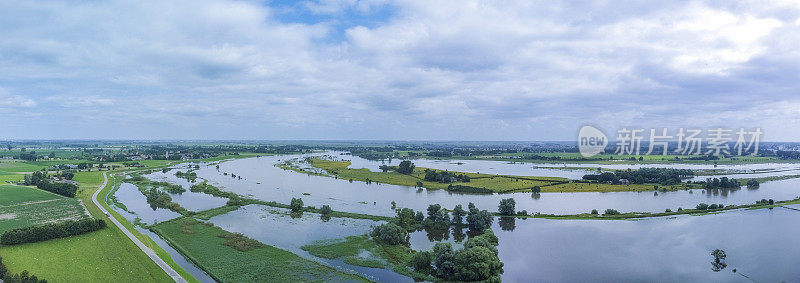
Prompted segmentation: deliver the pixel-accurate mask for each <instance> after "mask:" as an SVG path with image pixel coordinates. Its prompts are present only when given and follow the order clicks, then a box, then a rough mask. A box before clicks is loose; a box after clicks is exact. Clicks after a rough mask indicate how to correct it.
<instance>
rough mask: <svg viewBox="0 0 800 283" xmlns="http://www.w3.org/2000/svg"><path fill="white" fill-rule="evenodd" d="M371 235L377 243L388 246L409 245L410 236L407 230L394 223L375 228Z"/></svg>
mask: <svg viewBox="0 0 800 283" xmlns="http://www.w3.org/2000/svg"><path fill="white" fill-rule="evenodd" d="M369 235H370V236H371V237H372V238H373V239H375V241H377V242H379V243H383V244H387V245H401V244H403V245H405V244H408V234H407V233H406V231H405V229H403V228H401V227H400V226H397V225H396V224H394V223H386V224H381V225H379V226H377V227H375V228H373V229H372V232H370V233H369Z"/></svg>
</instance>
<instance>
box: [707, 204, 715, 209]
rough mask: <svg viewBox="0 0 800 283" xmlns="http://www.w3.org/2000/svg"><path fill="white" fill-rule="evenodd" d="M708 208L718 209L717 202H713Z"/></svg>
mask: <svg viewBox="0 0 800 283" xmlns="http://www.w3.org/2000/svg"><path fill="white" fill-rule="evenodd" d="M708 209H717V204H711V205H710V206H708Z"/></svg>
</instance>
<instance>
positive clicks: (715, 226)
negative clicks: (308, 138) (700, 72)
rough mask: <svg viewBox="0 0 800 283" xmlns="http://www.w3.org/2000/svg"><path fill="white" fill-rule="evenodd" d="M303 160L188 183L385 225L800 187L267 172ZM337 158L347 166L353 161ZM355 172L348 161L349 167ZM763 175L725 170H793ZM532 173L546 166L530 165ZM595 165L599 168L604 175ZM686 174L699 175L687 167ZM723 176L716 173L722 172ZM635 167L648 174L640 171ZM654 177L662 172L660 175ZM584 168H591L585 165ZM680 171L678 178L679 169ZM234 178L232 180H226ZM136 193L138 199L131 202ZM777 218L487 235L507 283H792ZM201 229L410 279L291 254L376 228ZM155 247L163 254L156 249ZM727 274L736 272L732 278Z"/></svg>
mask: <svg viewBox="0 0 800 283" xmlns="http://www.w3.org/2000/svg"><path fill="white" fill-rule="evenodd" d="M327 154H330V153H327ZM304 156H306V155H285V156H267V157H258V158H247V159H239V160H232V161H227V162H222V163H219V169H217V168H216V167H215V166H214V165H216V164H201V165H200V168H199V169H197V170H196V171H195V172H196V173H197V174H198V177H200V178H203V179H206V180H209V182H210V183H212V184H215V185H217V186H220V188H222V189H223V190H227V191H231V192H235V193H238V194H241V195H245V196H250V197H254V198H258V199H263V200H267V201H278V202H281V203H289V200H290V199H291V198H293V197H299V198H302V199H303V201H304V203H305V205H310V206H316V207H320V206H322V205H323V204H328V205H330V206H331V207H332V208H333V209H334V210H339V211H348V212H359V213H367V214H374V215H386V216H391V215H393V214H394V211H393V210H392V208H391V204H390V203H391V201H395V202H396V203H397V205H398V207H410V208H413V209H415V210H424V209H425V208H427V206H428V205H429V204H434V203H439V204H442V206H443V207H446V208H451V207H454V206H455V205H456V204H462V205H464V206H465V207H466V205H467V203H468V202H474V203H475V204H476V205H477V207H478V208H481V209H488V210H496V209H497V204H498V203H499V200H500V199H503V198H509V197H510V198H514V199H515V200H516V202H517V205H516V207H517V210H523V209H525V210H527V211H528V212H541V213H558V214H567V213H582V212H588V211H590V210H591V209H597V210H599V211H603V210H605V209H606V208H614V209H617V210H619V211H621V212H628V211H638V212H661V211H664V209H666V208H670V209H672V210H675V209H677V208H678V207H683V208H689V207H694V206H695V205H696V204H698V203H700V202H705V203H708V204H712V203H723V204H726V205H727V204H747V203H753V202H755V201H756V200H760V199H775V200H785V199H792V198H795V197H798V196H800V179H787V180H780V181H771V182H765V183H762V184H761V187H760V188H759V189H756V190H749V189H747V188H742V189H739V190H692V191H677V192H658V193H654V192H609V193H541V194H538V195H533V194H530V193H515V194H503V195H496V194H495V195H471V194H457V193H450V192H446V191H444V190H434V191H427V190H424V189H416V188H413V187H406V186H396V185H386V184H370V185H367V184H365V183H363V182H352V183H351V182H349V181H346V180H338V179H334V178H329V177H321V176H309V175H306V174H301V173H297V172H293V171H288V170H282V169H280V168H277V167H275V166H274V164H276V163H278V162H280V161H282V160H287V159H294V158H302V157H304ZM343 157H346V158H347V159H349V158H350V157H351V156H343ZM370 162H372V161H370ZM430 162H431V164H433V163H436V164H434V165H437V166H452V167H454V168H453V169H448V168H449V167H438V168H437V167H434V166H430V164H424V163H417V161H415V163H417V166H421V167H431V168H437V169H447V170H454V171H474V172H482V173H494V172H497V173H496V174H509V175H525V174H521V173H523V172H521V171H519V172H518V171H514V170H535V169H536V168H531V167H530V166H531V164H508V163H504V162H499V161H481V162H476V163H470V165H469V166H473V167H458V166H464V165H466V164H467V163H466V161H465V163H464V164H451V163H450V162H452V161H444V162H443V161H430ZM469 162H472V161H469ZM486 162H490V163H486ZM355 164H356V163H355V162H354V166H356V165H355ZM358 164H364V163H363V162H362V163H358ZM378 164H379V163H378ZM446 164H449V165H446ZM503 164H507V166H504V165H503ZM373 165H374V164H373ZM584 165H587V164H584ZM773 165H776V166H777V167H769V166H767V165H766V164H752V166H749V165H745V166H740V165H730V166H727V167H731V168H727V169H725V170H740V171H730V172H731V174H733V173H741V172H751V173H752V172H757V171H763V172H760V173H755V174H762V173H779V172H787V171H792V170H793V169H792V167H791V166H796V165H786V164H773ZM369 166H372V165H369ZM538 166H544V165H542V164H538ZM570 166H572V165H570ZM600 166H602V167H605V168H608V167H607V166H608V165H600ZM692 166H700V165H690V166H688V167H692ZM702 166H707V165H702ZM722 166H724V165H720V167H722ZM375 167H376V166H375ZM645 167H653V166H652V165H645ZM658 167H666V166H665V165H658ZM353 168H356V167H353ZM376 168H377V167H376ZM455 168H472V169H455ZM521 168H524V169H521ZM587 168H596V167H592V165H591V164H588V166H587ZM678 168H687V167H686V166H683V165H681V166H678ZM781 168H782V169H781ZM540 169H541V168H540ZM615 169H620V168H615ZM688 169H713V168H688ZM717 169H720V168H719V167H718V168H717ZM174 170H176V169H173V171H169V172H167V173H161V172H156V173H153V174H150V175H148V176H147V177H148V178H152V179H158V180H166V181H169V182H173V183H178V184H182V185H190V184H189V183H188V182H187V181H185V180H183V179H178V178H174ZM491 170H497V171H491ZM548 170H556V171H576V170H561V169H548ZM746 170H751V171H746ZM577 171H581V170H577ZM768 171H769V172H768ZM515 172H518V173H515ZM225 173H227V175H226V174H225ZM232 174H235V175H236V176H237V177H235V178H234V177H232ZM581 174H582V173H581ZM551 176H552V175H551ZM715 177H721V176H715ZM182 182H186V183H185V184H184V183H182ZM187 189H188V187H187ZM134 192H135V193H136V194H133V193H134ZM137 195H138V196H139V197H137ZM117 198H118V199H119V200H120V201H122V202H123V203H125V204H126V206H128V209H129V210H131V211H133V212H135V213H136V216H139V217H140V218H142V219H143V221H154V222H155V221H163V220H166V219H170V218H171V217H176V216H177V215H173V216H171V217H168V216H167V215H169V214H168V213H171V211H166V213H165V212H164V211H159V210H156V212H155V213H150V212H147V210H150V211H152V209H150V207H149V205H147V204H146V201H145V198H144V196H143V195H141V193H139V192H138V190H137V189H136V188H135V187H134V186H133V185H131V184H123V186H121V187H120V190H119V191H118V192H117ZM173 198H174V196H173ZM223 200H224V199H223ZM182 201H183V203H181V205H183V206H184V207H187V208H188V207H191V206H192V204H191V203H192V202H195V201H197V202H203V204H202V205H203V207H206V206H210V205H211V204H209V203H207V201H208V200H206V199H200V200H194V199H191V198H186V199H183V200H182ZM222 204H224V203H222ZM787 207H790V208H793V209H789V208H784V207H778V208H775V209H772V210H769V209H759V210H737V211H732V212H726V213H720V214H712V215H704V216H689V215H683V216H676V217H659V218H648V219H640V220H635V221H625V220H549V219H524V220H523V219H497V218H495V221H494V224H493V227H492V228H493V231H494V233H495V234H496V235H497V236H498V238H499V243H500V244H499V246H498V251H499V257H500V259H501V260H502V261H503V263H504V270H505V272H504V274H503V280H504V281H507V282H528V281H545V282H548V281H565V282H582V281H586V280H587V279H589V278H591V280H592V281H626V282H628V281H633V282H637V281H654V279H655V280H658V281H666V282H674V281H713V282H720V281H721V282H747V281H750V279H752V280H755V281H758V282H781V281H784V282H800V269H798V268H797V266H800V256H797V255H800V237H796V235H798V233H800V226H798V225H795V223H798V221H800V205H789V206H787ZM145 208H146V209H145ZM794 209H798V210H794ZM142 215H144V217H142ZM126 217H128V216H126ZM130 219H132V218H130ZM209 222H211V223H214V224H215V225H216V226H219V227H221V228H223V229H225V230H227V231H231V232H239V233H242V234H244V235H247V236H249V237H251V238H254V239H256V240H259V241H261V242H263V243H265V244H268V245H272V246H275V247H278V248H281V249H285V250H288V251H291V252H293V253H296V254H298V255H300V256H302V257H305V258H309V259H313V260H316V261H319V262H322V263H325V264H328V265H330V266H334V267H336V268H338V269H341V270H344V271H348V272H356V273H359V274H362V275H365V276H366V277H367V278H370V279H372V280H377V281H381V282H410V281H411V279H410V278H408V277H405V276H402V275H399V274H396V273H394V272H392V271H390V270H384V269H375V268H364V267H357V266H352V265H349V264H345V263H343V262H341V261H340V260H325V259H320V258H316V257H314V256H311V255H310V254H308V253H307V252H305V251H302V250H301V249H300V247H301V246H303V245H306V244H309V243H312V242H315V241H319V240H332V239H339V238H344V237H347V236H352V235H362V234H365V233H367V232H368V231H369V230H370V229H371V227H372V226H373V225H376V224H377V223H380V222H375V221H371V220H355V219H342V218H332V219H330V220H327V221H326V220H324V219H321V218H320V216H319V215H318V214H314V213H303V214H302V216H300V217H296V216H295V217H293V216H292V215H291V214H290V213H288V212H287V211H286V210H285V209H279V208H271V207H265V206H259V205H249V206H244V207H242V208H240V209H239V210H237V211H233V212H230V213H227V214H224V215H219V216H215V217H213V218H211V219H210V220H209ZM469 234H470V233H469V231H465V230H460V231H451V232H446V233H437V232H431V231H424V230H423V231H417V232H413V233H411V235H410V236H411V247H412V248H413V249H415V250H429V249H431V248H432V246H433V245H434V244H435V243H436V242H449V243H453V244H454V246H455V247H456V248H459V247H461V245H463V241H464V240H465V239H466V238H468V235H469ZM151 237H152V236H151ZM159 245H162V246H164V244H162V243H159ZM714 249H722V250H724V251H725V252H726V254H727V255H728V257H727V259H726V260H725V263H726V264H727V267H725V268H722V269H721V270H720V269H719V268H714V266H713V265H712V260H713V258H712V257H711V255H710V253H711V251H712V250H714ZM173 257H175V256H174V255H173ZM182 266H183V264H182ZM715 269H716V270H715ZM734 269H735V270H736V272H733V270H734ZM745 276H747V277H745ZM748 278H750V279H748Z"/></svg>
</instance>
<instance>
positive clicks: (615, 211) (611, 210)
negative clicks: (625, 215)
mask: <svg viewBox="0 0 800 283" xmlns="http://www.w3.org/2000/svg"><path fill="white" fill-rule="evenodd" d="M617 214H619V211H617V210H616V209H610V208H609V209H606V213H605V215H617Z"/></svg>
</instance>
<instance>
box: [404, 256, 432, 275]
mask: <svg viewBox="0 0 800 283" xmlns="http://www.w3.org/2000/svg"><path fill="white" fill-rule="evenodd" d="M431 262H433V254H431V253H430V252H427V251H424V252H418V253H415V254H414V256H412V257H411V261H409V262H408V265H409V266H411V267H412V268H414V270H415V271H417V272H422V273H426V274H427V273H429V272H430V271H431V268H432V266H431Z"/></svg>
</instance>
